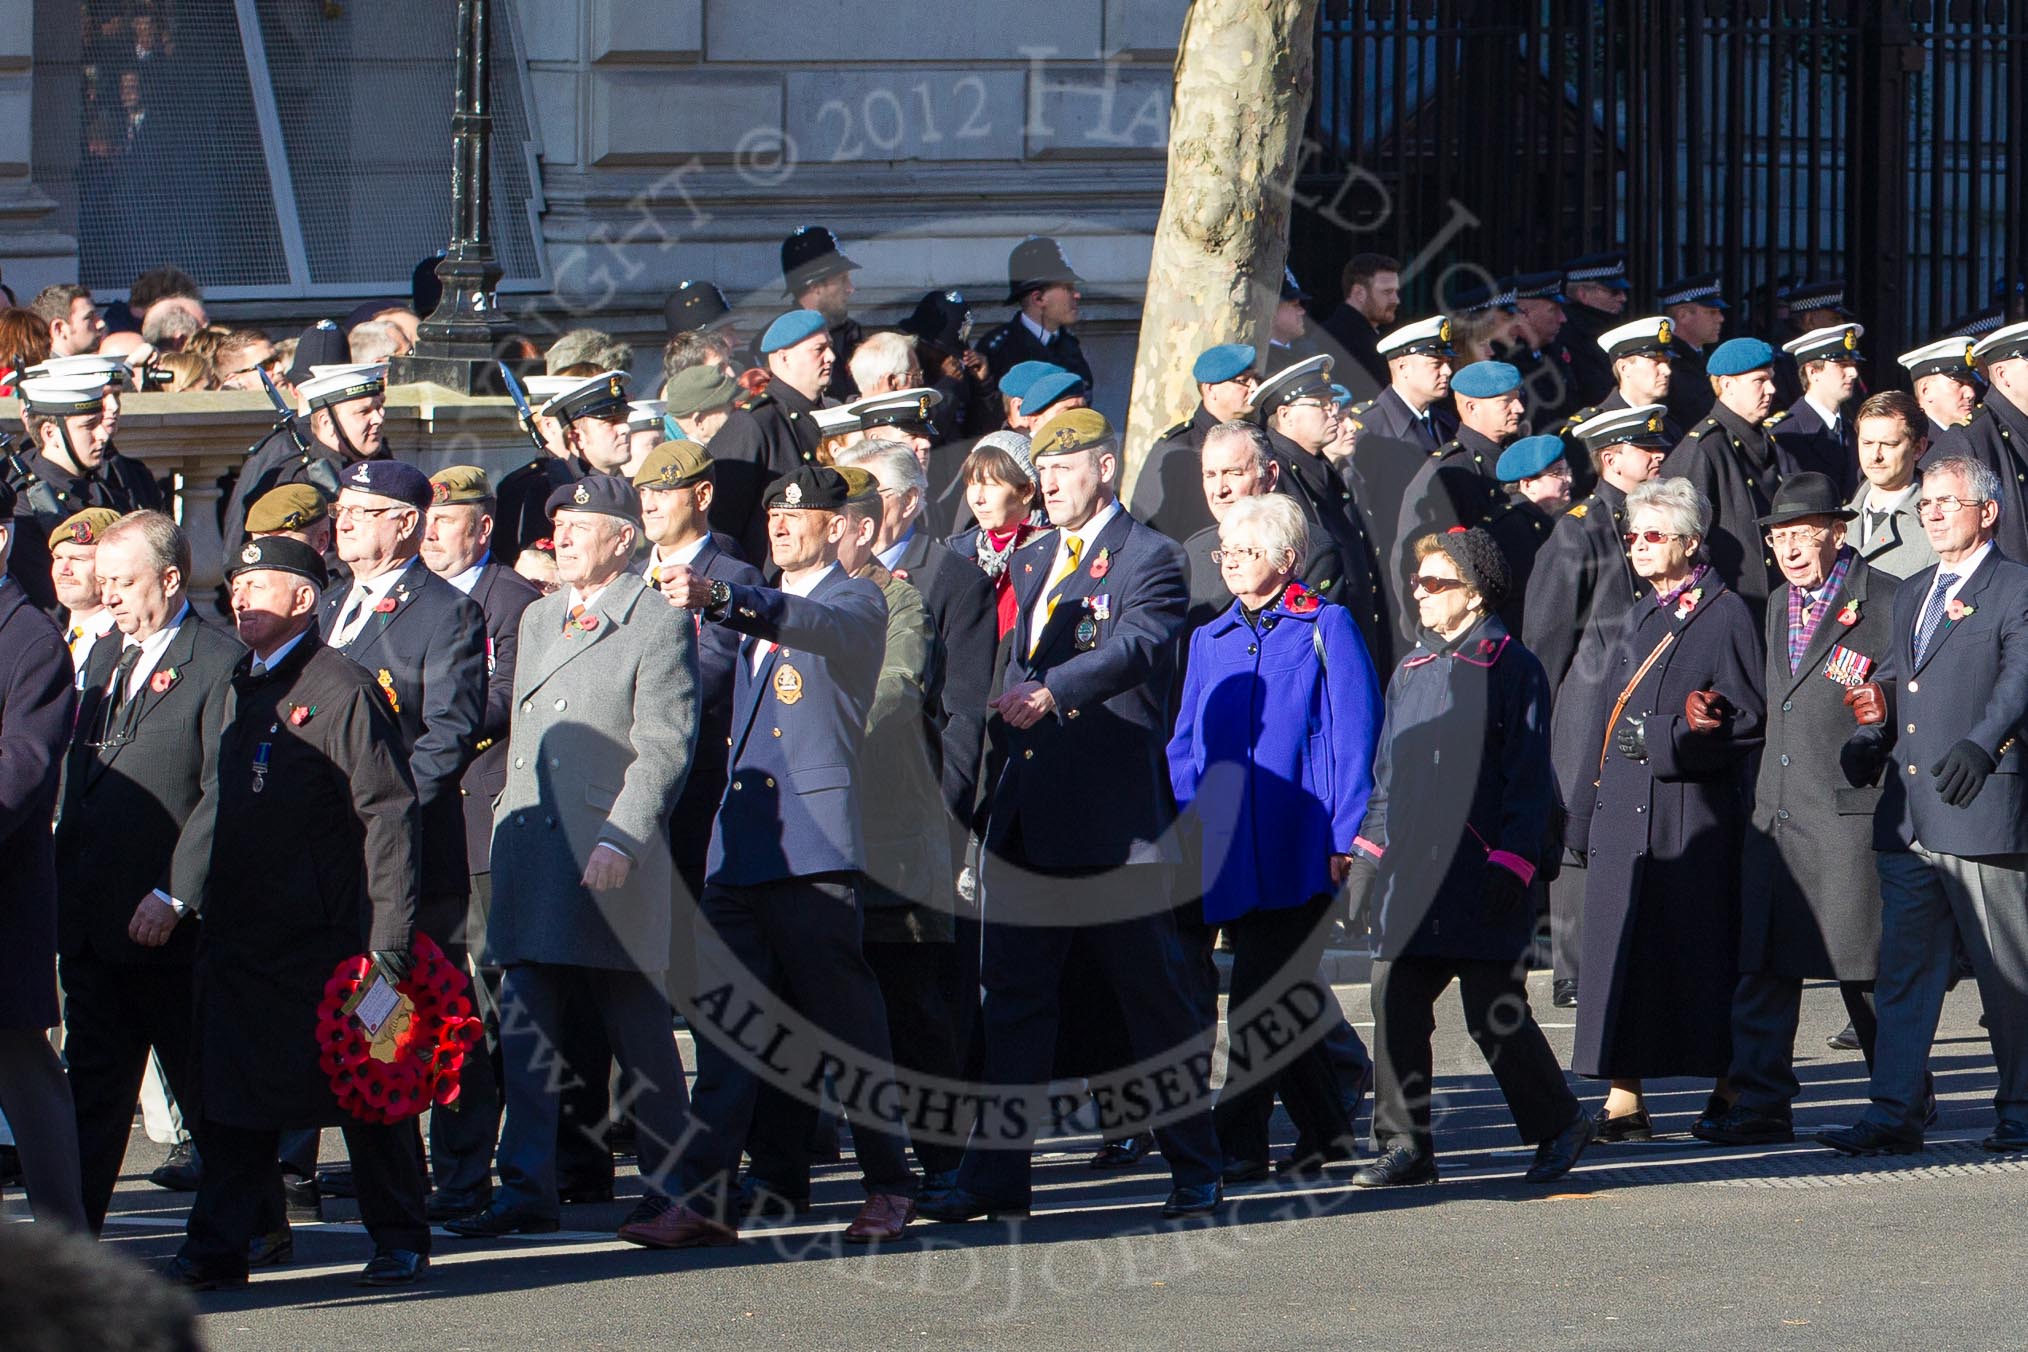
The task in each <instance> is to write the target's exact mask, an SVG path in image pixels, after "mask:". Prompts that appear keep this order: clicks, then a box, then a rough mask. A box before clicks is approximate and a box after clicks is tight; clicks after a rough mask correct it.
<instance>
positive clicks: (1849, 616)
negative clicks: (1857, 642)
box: [1838, 596, 1859, 629]
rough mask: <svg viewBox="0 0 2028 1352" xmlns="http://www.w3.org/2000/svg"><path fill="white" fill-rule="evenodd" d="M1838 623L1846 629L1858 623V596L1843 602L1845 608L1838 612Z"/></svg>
mask: <svg viewBox="0 0 2028 1352" xmlns="http://www.w3.org/2000/svg"><path fill="white" fill-rule="evenodd" d="M1838 623H1840V624H1842V625H1844V626H1845V627H1846V628H1847V629H1850V628H1851V627H1852V626H1853V625H1855V624H1857V623H1859V598H1858V597H1856V596H1855V597H1853V598H1852V599H1851V600H1849V601H1847V602H1845V608H1844V609H1843V610H1841V611H1839V612H1838Z"/></svg>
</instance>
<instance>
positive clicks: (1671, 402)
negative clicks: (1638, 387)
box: [1655, 272, 1731, 427]
mask: <svg viewBox="0 0 2028 1352" xmlns="http://www.w3.org/2000/svg"><path fill="white" fill-rule="evenodd" d="M1655 305H1656V307H1657V308H1658V309H1661V310H1667V309H1669V307H1670V306H1672V305H1702V306H1706V307H1708V308H1710V309H1713V310H1717V311H1719V312H1721V313H1723V312H1724V311H1726V310H1728V309H1730V308H1731V307H1730V306H1728V305H1727V304H1726V303H1725V292H1724V287H1723V286H1722V285H1721V283H1720V280H1719V276H1718V274H1717V273H1715V272H1700V273H1695V274H1693V275H1691V276H1688V277H1679V278H1677V279H1676V280H1675V281H1673V282H1668V283H1666V284H1664V285H1663V287H1662V288H1661V290H1660V291H1659V292H1658V293H1657V294H1656V296H1655ZM1710 355H1711V354H1710V353H1709V352H1708V351H1706V350H1705V349H1703V348H1699V347H1692V346H1690V344H1689V343H1687V342H1685V341H1684V339H1683V335H1682V334H1681V333H1680V332H1679V333H1677V335H1676V352H1675V358H1676V361H1675V367H1676V374H1675V376H1674V378H1673V379H1671V380H1670V382H1669V395H1668V398H1667V399H1665V400H1664V401H1663V402H1664V403H1665V404H1667V406H1668V409H1669V417H1670V420H1671V421H1673V422H1674V423H1675V424H1676V425H1677V426H1678V427H1691V426H1694V425H1696V424H1697V423H1699V422H1702V421H1703V420H1704V419H1705V418H1706V417H1708V416H1710V413H1711V405H1712V402H1713V401H1714V400H1715V399H1717V397H1718V396H1717V395H1716V394H1714V393H1713V392H1712V389H1711V373H1710V372H1709V371H1707V370H1706V369H1705V366H1704V363H1705V359H1706V358H1708V357H1709V356H1710Z"/></svg>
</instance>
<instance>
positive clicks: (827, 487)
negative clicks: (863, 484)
mask: <svg viewBox="0 0 2028 1352" xmlns="http://www.w3.org/2000/svg"><path fill="white" fill-rule="evenodd" d="M851 496H852V486H851V485H850V484H848V483H847V482H846V481H845V476H844V475H842V474H840V473H839V472H838V471H837V470H835V469H833V468H831V466H829V465H803V466H801V467H800V468H798V469H796V470H795V471H794V472H792V473H789V474H784V475H783V476H782V477H781V478H779V479H777V480H775V481H774V482H773V483H771V484H769V485H768V491H767V495H766V496H765V497H764V498H763V499H762V500H761V501H762V505H763V506H765V507H788V508H801V509H803V510H814V511H824V512H835V511H837V510H838V509H839V508H841V507H843V506H844V505H845V503H846V501H847V500H848V499H850V498H851Z"/></svg>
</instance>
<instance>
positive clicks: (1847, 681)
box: [1824, 643, 1873, 687]
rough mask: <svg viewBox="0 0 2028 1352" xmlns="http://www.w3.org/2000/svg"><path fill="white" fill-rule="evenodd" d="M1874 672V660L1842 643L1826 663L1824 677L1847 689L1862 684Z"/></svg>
mask: <svg viewBox="0 0 2028 1352" xmlns="http://www.w3.org/2000/svg"><path fill="white" fill-rule="evenodd" d="M1872 670H1873V659H1872V658H1870V657H1868V656H1866V654H1864V653H1855V652H1853V651H1852V650H1851V649H1850V648H1848V647H1846V646H1845V645H1844V644H1842V643H1840V644H1839V645H1838V646H1837V647H1835V648H1833V649H1831V657H1830V660H1829V661H1827V662H1825V663H1824V675H1825V676H1827V677H1829V678H1830V679H1831V680H1834V681H1836V682H1837V683H1838V684H1839V685H1842V686H1846V687H1851V686H1855V685H1859V684H1861V683H1862V682H1864V681H1865V679H1866V673H1868V672H1870V671H1872Z"/></svg>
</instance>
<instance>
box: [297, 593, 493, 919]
mask: <svg viewBox="0 0 2028 1352" xmlns="http://www.w3.org/2000/svg"><path fill="white" fill-rule="evenodd" d="M387 595H388V599H390V600H392V601H393V602H394V607H393V609H391V610H388V611H384V612H383V611H379V610H374V611H369V612H368V615H367V619H366V625H365V627H364V628H362V629H361V630H360V631H359V633H358V636H357V637H355V638H354V639H353V640H352V642H351V643H350V644H348V645H346V646H345V647H344V648H341V649H338V651H339V652H341V653H343V654H344V655H345V656H346V657H349V658H351V659H352V660H353V661H354V662H357V663H358V664H359V665H360V666H362V667H365V668H366V671H367V674H368V675H369V676H372V677H373V678H374V684H375V685H376V687H378V688H379V690H380V692H381V694H382V695H383V696H387V695H388V691H389V687H390V685H391V686H392V688H393V694H392V697H391V698H390V699H389V700H388V706H389V709H390V711H391V712H392V713H393V714H394V717H395V721H396V722H397V723H399V724H400V725H401V740H402V745H403V746H404V747H406V748H407V749H408V758H409V759H408V764H409V773H410V774H411V775H412V776H413V777H414V780H415V792H416V799H417V801H418V802H419V803H420V805H421V808H422V840H421V841H420V842H419V847H418V851H417V853H418V855H419V857H420V858H421V860H422V895H423V897H424V899H425V904H424V914H423V915H422V916H421V917H420V918H419V919H418V921H417V926H418V928H420V929H421V930H423V932H425V933H426V934H428V935H429V936H430V937H431V938H432V939H438V940H440V941H441V940H442V938H443V936H445V935H450V934H455V933H456V932H457V930H458V927H459V925H460V923H461V922H462V921H463V919H464V914H465V908H464V905H463V902H462V899H463V898H464V897H465V896H467V895H468V894H469V893H470V891H471V886H472V879H471V874H470V871H469V861H468V859H467V858H466V854H465V809H464V795H463V794H462V793H461V792H460V791H459V790H460V787H461V785H460V780H461V779H462V777H463V776H464V773H465V770H466V768H467V767H468V766H469V765H471V763H472V757H473V755H474V754H476V753H475V752H474V748H475V747H476V746H477V745H478V742H479V724H480V722H481V720H482V719H484V717H485V713H486V686H487V682H486V616H485V613H484V612H483V611H481V610H480V609H479V607H478V605H477V604H475V603H474V602H473V601H472V599H471V598H470V597H468V596H464V595H461V594H460V593H459V591H458V589H457V588H456V587H453V586H452V585H451V584H450V583H448V582H446V581H444V580H443V579H442V578H440V577H438V576H437V575H436V574H435V573H432V572H431V571H430V570H429V569H428V568H427V567H425V566H424V564H423V561H422V560H421V559H420V558H414V559H410V560H409V562H408V566H407V567H406V568H405V569H403V570H402V573H401V576H400V577H399V578H398V579H397V580H396V581H395V583H394V586H393V589H392V590H391V591H389V592H388V594H387ZM349 596H350V589H349V588H343V587H340V588H334V589H332V590H330V591H328V592H326V593H325V595H324V613H323V614H322V615H321V616H319V617H318V632H319V633H320V634H321V635H322V636H324V637H325V638H329V637H330V634H331V631H332V630H333V629H335V628H336V627H337V625H338V621H339V619H340V617H341V614H342V612H343V610H344V607H345V605H346V603H347V601H348V599H349ZM383 676H384V677H385V679H382V677H383ZM397 706H398V707H397ZM453 897H455V898H459V899H460V903H459V905H458V906H457V907H456V908H455V910H452V909H449V908H446V907H442V906H432V905H430V903H432V902H441V901H443V900H444V899H447V898H453Z"/></svg>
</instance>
